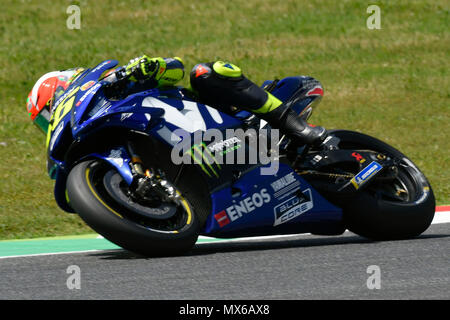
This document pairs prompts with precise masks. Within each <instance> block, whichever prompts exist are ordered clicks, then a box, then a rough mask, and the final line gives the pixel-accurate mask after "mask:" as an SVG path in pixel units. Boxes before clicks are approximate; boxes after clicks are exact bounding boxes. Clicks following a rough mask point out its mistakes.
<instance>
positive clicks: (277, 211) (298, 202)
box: [273, 189, 314, 226]
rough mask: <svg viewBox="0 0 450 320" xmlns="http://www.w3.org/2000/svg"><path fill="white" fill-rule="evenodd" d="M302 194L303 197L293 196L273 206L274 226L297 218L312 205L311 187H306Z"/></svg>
mask: <svg viewBox="0 0 450 320" xmlns="http://www.w3.org/2000/svg"><path fill="white" fill-rule="evenodd" d="M303 194H304V195H305V196H304V197H303V198H300V197H298V196H293V197H291V198H289V199H287V200H286V201H283V202H282V203H280V204H279V205H277V206H276V207H275V208H274V215H275V221H274V224H273V225H274V226H278V225H280V224H283V223H286V222H288V221H290V220H292V219H294V218H297V217H298V216H300V215H302V214H304V213H305V212H307V211H309V210H311V209H312V208H313V207H314V204H313V199H312V192H311V189H306V190H305V191H303Z"/></svg>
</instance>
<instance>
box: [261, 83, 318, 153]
mask: <svg viewBox="0 0 450 320" xmlns="http://www.w3.org/2000/svg"><path fill="white" fill-rule="evenodd" d="M267 96H268V97H267V101H266V103H265V104H264V106H269V108H268V110H267V111H266V112H258V115H259V117H260V118H262V119H264V120H266V121H267V123H269V125H270V126H271V127H272V128H276V129H279V130H281V132H283V133H284V134H286V135H287V136H288V137H290V138H291V139H293V140H295V141H297V142H299V143H302V144H308V145H320V144H321V143H322V142H323V141H324V140H325V138H326V137H327V130H326V129H325V128H323V127H320V126H312V125H310V124H309V123H307V122H306V121H305V119H304V118H302V117H300V116H299V115H298V114H297V113H296V112H295V111H294V110H292V109H291V108H290V107H288V105H294V104H295V101H290V100H289V101H287V102H286V103H281V101H280V100H278V99H277V98H275V97H274V96H273V95H272V94H270V93H268V92H267ZM264 106H263V108H264ZM270 106H272V107H270Z"/></svg>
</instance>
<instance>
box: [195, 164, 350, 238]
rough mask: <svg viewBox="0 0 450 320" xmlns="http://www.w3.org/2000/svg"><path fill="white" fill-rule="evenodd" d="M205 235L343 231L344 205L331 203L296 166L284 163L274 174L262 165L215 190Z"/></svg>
mask: <svg viewBox="0 0 450 320" xmlns="http://www.w3.org/2000/svg"><path fill="white" fill-rule="evenodd" d="M211 199H212V213H211V214H210V215H209V216H208V219H207V221H206V224H205V227H204V229H203V231H202V234H203V235H206V236H212V237H218V238H230V237H239V236H243V235H245V236H257V235H268V234H286V233H301V232H302V230H303V231H305V232H311V230H313V229H314V230H315V232H316V233H318V234H341V233H342V232H343V231H344V229H342V228H343V227H342V209H341V208H339V207H336V206H334V205H333V204H331V203H329V202H328V201H327V200H326V199H325V198H323V197H322V196H321V195H320V194H319V193H318V192H317V191H316V190H314V188H313V187H312V186H311V185H310V184H309V183H308V182H306V180H304V179H302V178H301V177H300V176H298V175H297V174H296V173H295V172H294V171H293V170H292V168H290V167H289V166H287V165H285V164H280V167H279V171H278V173H277V174H276V175H274V176H261V175H260V172H259V169H254V170H252V171H250V172H248V173H247V174H245V175H243V176H242V177H241V178H240V179H239V180H238V181H236V182H235V183H234V184H233V185H231V186H229V187H226V188H223V189H221V190H219V191H217V192H215V193H213V194H211Z"/></svg>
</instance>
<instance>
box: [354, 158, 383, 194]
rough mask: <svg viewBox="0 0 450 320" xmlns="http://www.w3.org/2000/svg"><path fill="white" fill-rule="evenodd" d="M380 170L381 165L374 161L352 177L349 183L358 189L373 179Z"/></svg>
mask: <svg viewBox="0 0 450 320" xmlns="http://www.w3.org/2000/svg"><path fill="white" fill-rule="evenodd" d="M381 169H383V166H382V165H381V164H379V163H378V162H376V161H372V162H371V163H370V164H369V165H368V166H367V167H365V168H364V169H363V170H362V171H360V172H359V173H358V174H357V175H356V176H354V177H353V178H352V180H350V182H351V183H352V184H353V186H354V187H355V189H359V188H360V187H361V186H362V185H364V184H365V183H366V182H367V181H369V180H370V179H371V178H372V177H374V176H375V175H376V174H377V173H378V172H379V171H380V170H381Z"/></svg>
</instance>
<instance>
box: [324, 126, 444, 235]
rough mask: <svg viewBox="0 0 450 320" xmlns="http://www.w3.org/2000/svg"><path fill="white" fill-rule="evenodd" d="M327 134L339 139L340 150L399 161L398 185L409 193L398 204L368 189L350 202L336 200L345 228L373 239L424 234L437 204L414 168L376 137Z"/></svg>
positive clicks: (420, 173)
mask: <svg viewBox="0 0 450 320" xmlns="http://www.w3.org/2000/svg"><path fill="white" fill-rule="evenodd" d="M330 133H331V134H332V135H334V136H337V137H338V138H340V139H341V142H340V144H339V147H340V148H342V149H360V150H361V149H366V150H373V151H377V152H380V153H383V154H385V155H387V156H389V157H392V158H397V159H401V160H402V164H404V166H402V170H401V171H400V172H399V175H398V181H399V182H398V183H402V185H403V188H404V189H407V192H408V193H409V194H408V197H407V199H405V200H404V201H397V200H389V199H386V198H383V197H382V196H380V195H379V194H375V193H374V192H371V190H370V189H369V188H367V189H366V190H361V191H360V192H358V193H357V195H356V197H353V198H351V199H349V200H350V201H342V200H339V199H336V200H337V202H339V205H340V206H341V207H342V208H343V210H344V223H345V225H346V227H347V228H348V229H349V230H350V231H352V232H354V233H356V234H358V235H361V236H363V237H366V238H370V239H373V240H391V239H407V238H412V237H416V236H418V235H420V234H421V233H423V232H424V231H425V230H426V229H427V228H428V227H429V226H430V224H431V222H432V220H433V217H434V213H435V206H436V205H435V198H434V194H433V190H432V189H431V186H430V184H429V182H428V181H427V179H426V177H425V175H424V174H423V173H422V172H421V171H420V170H419V169H418V168H417V166H415V165H414V163H413V162H412V161H411V160H409V159H408V158H407V157H406V156H405V155H403V154H402V153H401V152H400V151H398V150H397V149H395V148H393V147H391V146H390V145H388V144H386V143H385V142H382V141H380V140H378V139H376V138H373V137H370V136H368V135H365V134H362V133H358V132H353V131H346V130H336V131H332V132H330ZM377 187H378V186H377ZM388 188H390V187H389V186H388ZM372 191H373V190H372Z"/></svg>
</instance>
